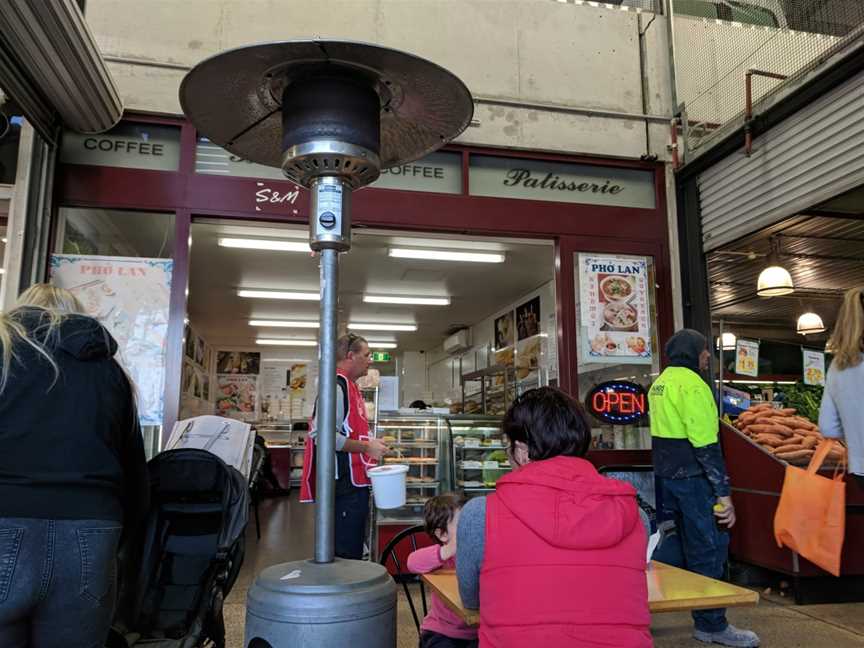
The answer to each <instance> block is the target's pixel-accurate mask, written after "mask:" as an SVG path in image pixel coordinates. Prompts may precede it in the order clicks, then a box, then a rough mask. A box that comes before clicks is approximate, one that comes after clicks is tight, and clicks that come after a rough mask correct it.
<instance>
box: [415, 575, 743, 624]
mask: <svg viewBox="0 0 864 648" xmlns="http://www.w3.org/2000/svg"><path fill="white" fill-rule="evenodd" d="M646 575H647V578H648V609H649V610H651V612H652V613H660V612H685V611H690V610H705V609H710V608H729V607H747V606H754V605H756V604H758V603H759V594H758V593H757V592H753V591H751V590H748V589H745V588H743V587H738V586H737V585H732V584H730V583H724V582H722V581H718V580H714V579H713V578H706V577H705V576H700V575H699V574H694V573H692V572H688V571H685V570H683V569H678V568H677V567H672V566H671V565H665V564H663V563H659V562H656V561H652V562H651V565H650V566H649V568H648V572H647V574H646ZM423 582H425V583H426V584H427V585H428V586H429V587H430V588H431V589H432V591H434V592H435V593H436V594H437V595H438V596H439V597H440V599H441V600H442V601H443V602H444V604H445V605H446V606H447V607H449V608H450V609H451V610H453V611H454V612H455V613H456V614H458V615H459V616H460V617H461V618H462V619H463V620H464V621H465V623H467V624H468V625H478V624H479V623H480V613H479V612H478V611H477V610H469V609H467V608H464V607H463V606H462V599H461V598H460V597H459V585H458V583H457V582H456V573H455V572H454V571H453V570H443V569H442V570H439V571H436V572H431V573H429V574H423Z"/></svg>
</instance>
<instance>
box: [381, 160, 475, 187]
mask: <svg viewBox="0 0 864 648" xmlns="http://www.w3.org/2000/svg"><path fill="white" fill-rule="evenodd" d="M370 186H371V187H373V188H375V189H401V190H402V191H427V192H431V193H447V194H458V193H462V154H461V153H447V152H445V153H432V154H431V155H427V156H426V157H424V158H422V159H420V160H417V161H416V162H411V163H409V164H403V165H401V166H396V167H392V168H390V169H381V177H380V178H378V180H376V181H375V182H373V183H372V184H371V185H370Z"/></svg>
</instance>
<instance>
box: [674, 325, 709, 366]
mask: <svg viewBox="0 0 864 648" xmlns="http://www.w3.org/2000/svg"><path fill="white" fill-rule="evenodd" d="M707 348H708V340H707V339H706V338H705V336H704V335H702V334H701V333H700V332H699V331H694V330H693V329H681V330H680V331H678V332H677V333H676V334H675V335H673V336H672V337H671V338H669V341H668V342H667V343H666V356H667V357H668V358H669V366H670V367H686V368H687V369H692V370H693V371H695V372H696V373H699V356H700V355H702V352H703V351H705V349H707Z"/></svg>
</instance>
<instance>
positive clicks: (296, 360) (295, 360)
mask: <svg viewBox="0 0 864 648" xmlns="http://www.w3.org/2000/svg"><path fill="white" fill-rule="evenodd" d="M261 362H298V363H305V362H309V358H261Z"/></svg>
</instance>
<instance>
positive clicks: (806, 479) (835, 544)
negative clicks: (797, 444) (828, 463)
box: [774, 439, 846, 576]
mask: <svg viewBox="0 0 864 648" xmlns="http://www.w3.org/2000/svg"><path fill="white" fill-rule="evenodd" d="M833 446H834V441H831V440H830V439H826V440H825V441H823V442H822V443H821V444H819V447H818V448H817V449H816V452H814V453H813V458H812V459H811V460H810V465H809V466H807V470H804V469H803V468H796V467H795V466H787V467H786V478H785V479H784V480H783V491H782V492H781V494H780V503H779V504H778V505H777V513H775V515H774V537H775V538H776V540H777V545H778V546H780V547H782V546H784V545H785V546H787V547H789V548H790V549H792V550H793V551H797V552H798V553H799V554H801V555H802V556H804V557H805V558H806V559H807V560H809V561H810V562H812V563H813V564H815V565H819V567H821V568H822V569H824V570H825V571H827V572H830V573H831V574H834V575H835V576H839V575H840V554H841V553H842V551H843V536H844V535H845V533H846V482H844V481H843V476H844V474H845V472H846V470H845V468H846V466H845V461H844V462H841V464H840V465H838V466H837V467H836V468H835V470H834V478H833V479H829V478H828V477H823V476H822V475H818V474H816V473H817V471H818V470H819V469H820V468H821V467H822V464H823V463H824V462H825V458H826V457H827V456H828V453H829V452H830V451H831V448H832V447H833Z"/></svg>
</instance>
